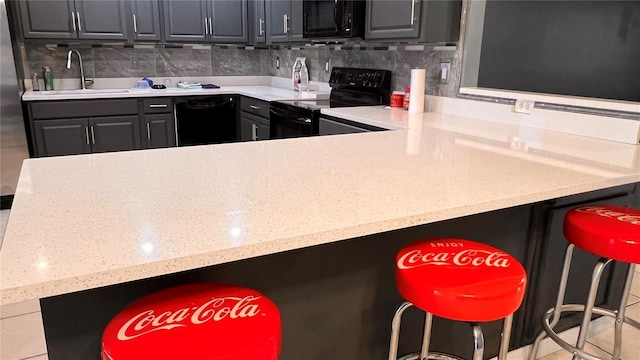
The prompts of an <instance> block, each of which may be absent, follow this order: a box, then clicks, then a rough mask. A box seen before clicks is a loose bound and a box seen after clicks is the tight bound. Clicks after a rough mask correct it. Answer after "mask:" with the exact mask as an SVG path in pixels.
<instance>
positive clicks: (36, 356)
mask: <svg viewBox="0 0 640 360" xmlns="http://www.w3.org/2000/svg"><path fill="white" fill-rule="evenodd" d="M8 218H9V210H2V211H0V221H1V222H0V239H1V238H2V237H3V236H4V230H5V228H6V225H7V220H8ZM0 243H1V240H0ZM631 294H632V295H631V297H630V299H629V306H628V308H627V315H628V316H629V317H631V318H632V319H635V320H637V321H640V266H637V267H636V276H635V277H634V281H633V288H632V289H631ZM623 339H624V341H623V349H622V356H621V357H622V359H623V360H640V331H639V330H636V329H635V328H632V327H630V326H623ZM612 346H613V328H612V327H607V328H606V329H605V330H604V331H602V332H600V333H598V334H597V335H595V336H592V337H590V338H589V339H588V342H587V349H588V350H589V351H590V352H592V353H593V354H597V355H601V356H602V357H603V358H605V359H607V358H611V355H610V351H611V350H610V349H611V348H612ZM523 354H525V355H526V354H527V350H525V351H523V352H513V353H510V354H509V359H510V360H524V359H526V357H524V355H523ZM571 358H572V357H571V354H569V353H567V352H566V351H562V350H561V351H556V352H554V353H551V354H549V355H546V356H544V357H542V358H541V359H542V360H571ZM0 359H2V360H27V359H28V360H48V357H47V347H46V344H45V340H44V332H43V328H42V318H41V315H40V304H39V303H38V301H35V300H34V301H26V302H23V303H18V304H12V305H7V306H2V307H0Z"/></svg>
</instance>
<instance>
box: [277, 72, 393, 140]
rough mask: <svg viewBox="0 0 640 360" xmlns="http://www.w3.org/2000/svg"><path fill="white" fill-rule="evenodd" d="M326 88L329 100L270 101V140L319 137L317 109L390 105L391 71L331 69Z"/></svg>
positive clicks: (318, 112) (318, 110)
mask: <svg viewBox="0 0 640 360" xmlns="http://www.w3.org/2000/svg"><path fill="white" fill-rule="evenodd" d="M329 86H331V95H330V98H329V100H328V101H327V100H318V101H274V102H271V107H270V122H271V127H270V135H271V139H282V138H290V137H300V136H312V135H318V134H319V122H320V110H322V109H324V108H329V107H332V108H336V107H350V106H372V105H389V100H390V96H391V72H390V71H388V70H374V69H356V68H342V67H334V68H333V69H332V70H331V76H330V77H329Z"/></svg>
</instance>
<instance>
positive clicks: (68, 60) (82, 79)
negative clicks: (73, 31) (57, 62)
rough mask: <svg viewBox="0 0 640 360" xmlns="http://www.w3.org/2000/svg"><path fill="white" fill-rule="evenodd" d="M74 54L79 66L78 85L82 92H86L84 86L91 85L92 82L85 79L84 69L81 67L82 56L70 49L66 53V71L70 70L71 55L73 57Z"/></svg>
mask: <svg viewBox="0 0 640 360" xmlns="http://www.w3.org/2000/svg"><path fill="white" fill-rule="evenodd" d="M74 52H75V53H76V55H78V63H79V64H80V85H82V90H86V89H87V87H86V84H89V85H92V84H93V80H91V79H85V77H84V67H83V66H82V56H80V52H79V51H78V50H76V49H71V50H69V52H68V53H67V69H71V55H73V53H74Z"/></svg>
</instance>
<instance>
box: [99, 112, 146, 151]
mask: <svg viewBox="0 0 640 360" xmlns="http://www.w3.org/2000/svg"><path fill="white" fill-rule="evenodd" d="M138 121H139V120H138V116H137V115H136V116H111V117H104V118H92V119H88V123H89V132H90V135H91V136H90V137H91V151H92V152H94V153H101V152H110V151H125V150H135V149H140V129H139V127H140V126H139V122H138Z"/></svg>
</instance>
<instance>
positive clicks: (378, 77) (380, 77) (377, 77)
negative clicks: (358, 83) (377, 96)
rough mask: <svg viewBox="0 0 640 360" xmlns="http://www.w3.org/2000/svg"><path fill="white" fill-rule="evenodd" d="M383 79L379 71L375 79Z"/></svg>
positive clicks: (376, 80)
mask: <svg viewBox="0 0 640 360" xmlns="http://www.w3.org/2000/svg"><path fill="white" fill-rule="evenodd" d="M381 79H382V75H380V73H377V74H376V77H375V80H374V81H375V82H379V81H380V80H381Z"/></svg>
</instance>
